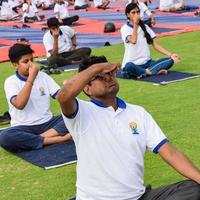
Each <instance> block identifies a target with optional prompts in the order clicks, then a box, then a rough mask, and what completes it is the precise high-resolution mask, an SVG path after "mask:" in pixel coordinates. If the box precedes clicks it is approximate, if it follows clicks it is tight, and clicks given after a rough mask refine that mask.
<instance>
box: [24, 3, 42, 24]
mask: <svg viewBox="0 0 200 200" xmlns="http://www.w3.org/2000/svg"><path fill="white" fill-rule="evenodd" d="M22 10H23V21H24V22H36V21H41V17H40V16H39V15H38V9H37V7H36V5H35V4H34V3H32V0H25V1H24V3H23V6H22Z"/></svg>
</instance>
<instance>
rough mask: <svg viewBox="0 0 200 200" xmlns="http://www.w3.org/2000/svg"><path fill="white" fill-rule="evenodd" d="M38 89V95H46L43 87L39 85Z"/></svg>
mask: <svg viewBox="0 0 200 200" xmlns="http://www.w3.org/2000/svg"><path fill="white" fill-rule="evenodd" d="M39 90H40V96H44V95H46V94H45V91H44V88H43V87H40V88H39Z"/></svg>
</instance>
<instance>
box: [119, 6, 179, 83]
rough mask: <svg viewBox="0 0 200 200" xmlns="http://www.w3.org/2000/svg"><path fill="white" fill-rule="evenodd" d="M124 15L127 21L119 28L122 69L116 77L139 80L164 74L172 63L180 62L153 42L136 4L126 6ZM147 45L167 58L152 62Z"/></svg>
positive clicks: (153, 37) (175, 55)
mask: <svg viewBox="0 0 200 200" xmlns="http://www.w3.org/2000/svg"><path fill="white" fill-rule="evenodd" d="M125 14H126V16H127V18H128V20H129V21H128V23H126V24H124V25H123V26H122V28H121V37H122V40H123V42H124V46H125V53H124V58H123V63H122V69H121V70H119V71H118V72H117V77H120V78H128V79H130V78H137V79H140V78H142V77H145V76H150V75H156V74H158V75H159V74H166V73H167V72H168V70H169V69H170V68H171V67H172V66H173V64H174V62H178V61H180V57H179V56H178V55H177V54H175V53H172V52H170V51H168V50H166V49H165V48H163V47H161V46H160V45H159V44H158V43H157V42H156V41H155V37H156V35H155V33H154V32H153V31H152V30H151V28H150V27H148V26H147V25H145V24H144V23H143V22H142V21H141V18H140V9H139V7H138V5H137V4H135V3H130V4H128V5H127V6H126V10H125ZM148 45H152V46H153V48H154V49H155V50H157V51H158V52H160V53H162V54H164V55H166V56H167V57H166V58H162V59H159V60H156V61H155V60H152V58H151V56H150V50H149V46H148Z"/></svg>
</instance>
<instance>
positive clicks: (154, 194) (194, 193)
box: [139, 180, 200, 200]
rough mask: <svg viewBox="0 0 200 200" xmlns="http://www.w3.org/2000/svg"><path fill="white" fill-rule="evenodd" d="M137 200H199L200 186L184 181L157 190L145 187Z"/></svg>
mask: <svg viewBox="0 0 200 200" xmlns="http://www.w3.org/2000/svg"><path fill="white" fill-rule="evenodd" d="M139 200H200V185H199V184H198V183H196V182H194V181H191V180H184V181H180V182H178V183H174V184H171V185H167V186H163V187H159V188H157V189H150V188H148V187H147V188H146V191H145V193H144V195H143V196H142V197H141V198H140V199H139Z"/></svg>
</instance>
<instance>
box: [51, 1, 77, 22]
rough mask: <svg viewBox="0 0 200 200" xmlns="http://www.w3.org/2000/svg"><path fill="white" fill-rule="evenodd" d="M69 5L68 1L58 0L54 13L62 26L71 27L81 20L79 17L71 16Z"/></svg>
mask: <svg viewBox="0 0 200 200" xmlns="http://www.w3.org/2000/svg"><path fill="white" fill-rule="evenodd" d="M68 5H69V3H68V2H67V1H64V0H56V4H55V6H54V13H55V15H56V18H57V19H58V21H59V23H60V25H71V24H72V23H74V22H76V21H78V20H79V16H78V15H74V16H70V15H69V10H68Z"/></svg>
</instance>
